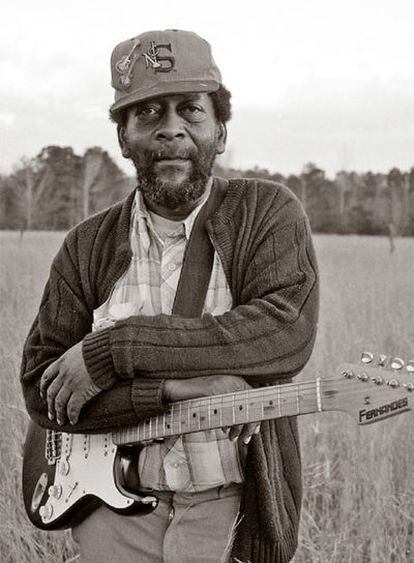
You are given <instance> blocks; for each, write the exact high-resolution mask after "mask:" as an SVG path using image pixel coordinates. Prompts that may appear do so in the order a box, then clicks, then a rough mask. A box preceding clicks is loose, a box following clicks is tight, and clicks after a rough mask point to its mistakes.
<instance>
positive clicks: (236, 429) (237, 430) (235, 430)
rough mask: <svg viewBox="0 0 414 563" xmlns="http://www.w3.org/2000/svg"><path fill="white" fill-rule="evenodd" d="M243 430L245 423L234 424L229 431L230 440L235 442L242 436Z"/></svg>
mask: <svg viewBox="0 0 414 563" xmlns="http://www.w3.org/2000/svg"><path fill="white" fill-rule="evenodd" d="M242 430H243V424H238V425H237V426H232V427H231V428H230V432H229V440H231V441H232V442H235V441H236V440H237V438H238V437H239V436H240V434H241V432H242Z"/></svg>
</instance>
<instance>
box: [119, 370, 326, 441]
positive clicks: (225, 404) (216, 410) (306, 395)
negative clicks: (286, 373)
mask: <svg viewBox="0 0 414 563" xmlns="http://www.w3.org/2000/svg"><path fill="white" fill-rule="evenodd" d="M320 385H321V380H320V379H316V380H313V381H308V382H303V383H290V384H286V385H274V386H271V387H261V388H259V389H248V390H245V391H238V392H236V393H226V394H223V395H213V396H209V397H200V398H198V399H191V400H187V401H178V402H176V403H171V404H170V406H169V409H168V410H167V412H165V413H164V414H162V415H158V416H154V417H152V418H148V419H147V420H145V421H143V422H141V423H140V424H138V425H137V426H134V427H130V428H123V429H120V430H118V431H116V432H113V434H112V437H113V441H114V443H115V444H117V445H125V444H133V443H138V442H145V441H146V440H155V439H161V438H166V437H169V436H176V435H179V434H188V433H191V432H198V431H203V430H212V429H214V428H221V427H223V426H234V425H237V424H246V423H249V422H259V421H262V420H270V419H274V418H281V417H284V416H299V415H302V414H309V413H313V412H320V411H322V403H321V389H320Z"/></svg>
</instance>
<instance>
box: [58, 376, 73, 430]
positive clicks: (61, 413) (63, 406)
mask: <svg viewBox="0 0 414 563" xmlns="http://www.w3.org/2000/svg"><path fill="white" fill-rule="evenodd" d="M71 395H72V390H71V389H70V387H69V386H68V385H63V386H62V387H61V388H60V390H59V391H58V393H57V395H56V397H55V412H56V420H57V422H58V424H60V425H61V426H62V425H63V424H64V423H65V422H66V413H67V404H68V401H69V398H70V396H71Z"/></svg>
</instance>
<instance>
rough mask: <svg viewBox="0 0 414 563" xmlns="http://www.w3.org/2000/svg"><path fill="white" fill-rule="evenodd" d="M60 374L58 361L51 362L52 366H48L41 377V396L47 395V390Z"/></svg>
mask: <svg viewBox="0 0 414 563" xmlns="http://www.w3.org/2000/svg"><path fill="white" fill-rule="evenodd" d="M58 374H59V365H58V361H55V362H53V364H50V366H48V367H47V368H46V369H45V371H44V372H43V375H42V377H41V379H40V396H41V397H42V399H44V398H45V397H46V390H47V388H48V386H49V385H50V383H51V382H52V381H53V380H54V379H55V377H56V376H57V375H58Z"/></svg>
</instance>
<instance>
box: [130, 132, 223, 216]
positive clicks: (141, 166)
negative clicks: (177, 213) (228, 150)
mask: <svg viewBox="0 0 414 563" xmlns="http://www.w3.org/2000/svg"><path fill="white" fill-rule="evenodd" d="M216 154H217V151H216V143H214V142H211V143H204V144H203V145H202V146H201V150H200V151H196V150H195V149H180V148H174V147H168V148H164V149H161V150H158V151H145V152H144V153H143V154H142V155H141V157H140V159H139V162H138V159H137V158H136V157H134V156H132V161H133V163H134V166H135V169H136V173H137V180H138V189H139V190H140V191H141V192H142V194H143V196H144V197H145V199H146V200H147V201H149V202H152V203H154V204H157V205H162V206H164V207H167V208H169V209H175V208H177V207H179V206H180V205H182V204H185V203H190V202H194V201H197V200H198V199H200V198H201V196H202V195H203V194H204V192H205V190H206V186H207V181H208V179H209V177H210V176H211V171H212V169H213V164H214V160H215V157H216ZM163 159H171V160H172V159H187V160H189V161H191V172H190V174H189V175H188V177H187V178H185V179H184V180H182V181H174V180H169V181H166V180H163V179H162V178H159V177H158V175H157V172H156V170H155V163H156V162H157V161H160V160H163Z"/></svg>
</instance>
